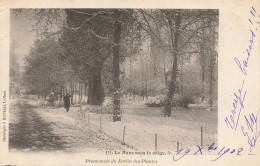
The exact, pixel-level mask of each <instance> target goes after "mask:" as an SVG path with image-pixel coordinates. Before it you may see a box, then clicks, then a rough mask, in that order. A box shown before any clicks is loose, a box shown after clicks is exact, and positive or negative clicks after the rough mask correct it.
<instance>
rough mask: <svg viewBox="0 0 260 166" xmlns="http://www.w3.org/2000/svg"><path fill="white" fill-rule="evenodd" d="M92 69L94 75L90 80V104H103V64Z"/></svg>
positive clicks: (88, 102)
mask: <svg viewBox="0 0 260 166" xmlns="http://www.w3.org/2000/svg"><path fill="white" fill-rule="evenodd" d="M97 66H98V67H95V68H94V69H93V70H92V72H91V73H92V75H91V76H90V77H89V80H88V101H87V104H89V105H102V104H103V102H104V99H105V93H104V88H103V84H102V75H101V73H102V72H101V70H102V68H101V65H97Z"/></svg>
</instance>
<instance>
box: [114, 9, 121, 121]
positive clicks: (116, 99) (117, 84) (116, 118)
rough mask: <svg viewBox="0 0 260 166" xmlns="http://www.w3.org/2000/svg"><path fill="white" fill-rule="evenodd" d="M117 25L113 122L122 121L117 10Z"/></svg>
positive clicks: (119, 26) (118, 13) (117, 13)
mask: <svg viewBox="0 0 260 166" xmlns="http://www.w3.org/2000/svg"><path fill="white" fill-rule="evenodd" d="M114 15H115V23H114V28H115V29H114V43H115V46H114V49H113V51H114V52H113V83H114V108H113V121H114V122H115V121H121V110H120V80H119V77H120V66H119V60H120V52H119V51H120V36H121V21H120V15H121V14H120V11H119V10H117V9H116V10H115V11H114Z"/></svg>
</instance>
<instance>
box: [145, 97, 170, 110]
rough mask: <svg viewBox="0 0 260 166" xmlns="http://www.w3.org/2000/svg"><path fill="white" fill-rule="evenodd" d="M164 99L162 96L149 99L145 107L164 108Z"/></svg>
mask: <svg viewBox="0 0 260 166" xmlns="http://www.w3.org/2000/svg"><path fill="white" fill-rule="evenodd" d="M164 102H165V97H164V96H156V97H150V98H149V99H148V100H147V102H146V103H145V105H146V106H147V107H162V106H164Z"/></svg>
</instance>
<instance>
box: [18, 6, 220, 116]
mask: <svg viewBox="0 0 260 166" xmlns="http://www.w3.org/2000/svg"><path fill="white" fill-rule="evenodd" d="M14 12H16V13H20V12H21V11H18V10H15V11H14ZM27 12H28V10H27ZM29 12H32V13H33V15H34V17H35V18H34V19H35V20H37V22H36V24H35V29H36V31H37V32H38V33H39V35H42V36H44V37H43V39H42V40H37V41H35V44H34V46H33V47H32V49H31V52H30V54H29V56H28V58H27V65H26V69H25V74H24V80H25V82H26V85H28V87H29V88H30V89H35V91H37V93H38V94H40V93H43V94H45V96H46V93H47V92H48V91H50V90H51V91H57V89H60V90H61V91H62V89H64V83H65V82H68V81H70V82H75V81H77V82H81V83H82V85H84V86H88V88H87V89H88V104H91V105H100V104H102V103H103V102H104V98H105V96H106V94H107V93H112V96H113V106H114V116H113V120H114V121H117V120H120V119H121V116H120V112H121V111H120V98H121V94H122V93H123V92H125V93H130V95H132V94H133V95H134V94H139V95H142V96H143V97H146V98H148V96H149V95H157V94H165V95H166V104H165V114H166V115H167V116H171V102H172V100H173V97H174V95H175V94H176V93H180V94H182V95H192V94H194V93H195V92H190V89H192V88H190V87H191V85H192V84H193V83H194V82H190V81H194V80H192V79H190V80H189V73H191V71H189V70H190V69H191V68H192V70H195V69H198V67H199V68H200V69H199V71H200V74H201V75H198V74H197V73H194V74H195V76H197V77H198V78H201V92H200V93H199V94H198V95H200V96H201V97H202V100H203V99H204V98H205V96H207V94H206V92H207V90H206V89H207V88H209V92H208V96H209V98H210V104H212V103H213V96H214V95H213V92H214V89H213V87H216V85H215V84H214V82H215V81H214V79H215V78H216V75H217V72H216V71H217V70H216V66H217V65H216V63H217V51H216V50H217V48H216V47H217V37H218V32H217V29H218V11H216V10H152V9H151V10H150V9H149V10H144V9H48V10H46V9H41V10H33V11H29ZM191 61H192V63H190V62H191ZM191 64H193V65H194V64H198V65H197V66H196V65H195V66H193V67H190V65H191ZM104 85H105V86H104ZM156 89H157V90H156ZM194 89H195V88H194ZM194 89H193V90H194ZM215 89H216V88H215ZM40 91H43V92H40ZM149 93H150V94H149Z"/></svg>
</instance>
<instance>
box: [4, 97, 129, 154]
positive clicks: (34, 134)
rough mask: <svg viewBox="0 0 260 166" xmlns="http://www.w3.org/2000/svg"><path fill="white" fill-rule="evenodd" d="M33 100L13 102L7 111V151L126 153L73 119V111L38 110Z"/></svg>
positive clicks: (121, 147) (104, 137) (111, 140)
mask: <svg viewBox="0 0 260 166" xmlns="http://www.w3.org/2000/svg"><path fill="white" fill-rule="evenodd" d="M34 103H35V100H34V99H33V98H28V97H26V96H22V97H20V98H16V99H13V100H12V101H11V107H10V123H9V125H10V128H9V129H10V132H9V149H10V151H28V152H32V151H53V152H73V153H74V152H96V151H104V150H108V149H110V150H113V149H117V150H119V149H122V150H123V149H127V147H126V146H124V145H121V144H120V142H118V141H116V140H114V139H111V138H109V137H107V136H106V135H104V134H103V133H102V132H99V131H95V130H92V129H91V128H88V127H86V125H84V124H82V122H81V121H80V120H79V119H77V118H76V117H74V116H75V115H76V114H75V111H77V110H75V108H74V109H73V108H72V109H71V110H70V112H66V111H65V110H64V109H63V108H60V109H51V108H39V107H36V105H35V104H34Z"/></svg>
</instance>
